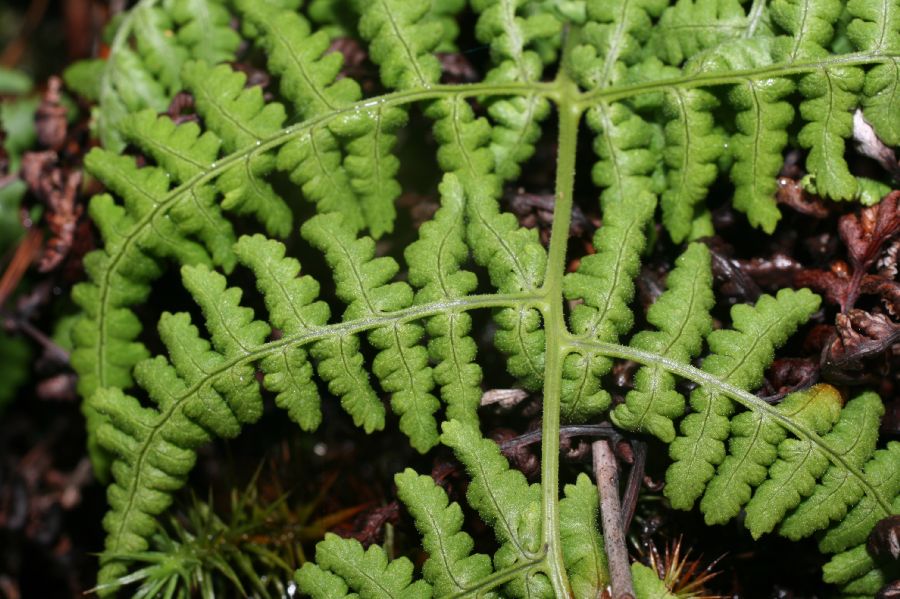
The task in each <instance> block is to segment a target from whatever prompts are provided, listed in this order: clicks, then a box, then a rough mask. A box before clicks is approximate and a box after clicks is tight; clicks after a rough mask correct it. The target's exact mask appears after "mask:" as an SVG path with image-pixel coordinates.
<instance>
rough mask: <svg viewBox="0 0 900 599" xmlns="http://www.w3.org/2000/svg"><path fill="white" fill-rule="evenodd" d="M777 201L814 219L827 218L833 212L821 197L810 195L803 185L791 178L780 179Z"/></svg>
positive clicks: (776, 194) (776, 193) (776, 195)
mask: <svg viewBox="0 0 900 599" xmlns="http://www.w3.org/2000/svg"><path fill="white" fill-rule="evenodd" d="M775 200H776V201H777V202H778V203H779V204H784V205H785V206H789V207H791V208H793V209H794V210H796V211H797V212H799V213H800V214H805V215H807V216H811V217H813V218H827V217H828V215H829V214H830V213H831V211H830V210H829V208H828V205H827V204H826V203H825V202H824V200H822V198H820V197H819V196H816V195H813V194H811V193H808V192H807V191H806V190H805V189H803V185H802V184H801V183H800V181H798V180H796V179H791V178H790V177H778V189H777V191H776V192H775Z"/></svg>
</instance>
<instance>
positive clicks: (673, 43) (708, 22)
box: [647, 0, 758, 65]
mask: <svg viewBox="0 0 900 599" xmlns="http://www.w3.org/2000/svg"><path fill="white" fill-rule="evenodd" d="M752 18H754V17H753V16H750V19H752ZM755 18H758V16H757V17H755ZM748 21H749V19H748V15H745V14H744V8H743V7H742V6H741V3H740V2H739V1H738V0H678V1H677V2H675V4H673V5H671V6H668V7H667V8H666V9H665V10H664V11H663V13H662V15H661V16H660V17H659V21H657V23H656V25H655V26H654V27H653V30H652V31H651V33H650V39H649V40H648V41H647V46H648V47H649V48H651V49H652V50H653V51H654V53H655V54H656V55H657V56H658V57H659V58H660V59H662V60H664V61H666V62H667V63H668V64H672V65H680V64H681V63H682V62H684V60H685V58H687V57H688V56H693V55H695V54H699V53H700V52H702V51H703V50H706V49H707V48H715V47H716V46H718V45H719V44H721V43H722V42H724V41H726V40H730V39H734V38H735V37H738V36H740V35H742V34H743V33H744V31H746V30H747V28H748V27H752V26H753V23H752V22H748Z"/></svg>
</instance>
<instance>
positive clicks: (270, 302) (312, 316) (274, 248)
mask: <svg viewBox="0 0 900 599" xmlns="http://www.w3.org/2000/svg"><path fill="white" fill-rule="evenodd" d="M234 250H235V253H236V254H237V256H238V260H240V262H241V263H242V264H243V265H244V266H247V267H248V268H250V269H251V270H252V271H253V274H254V275H255V276H256V284H257V287H258V288H259V290H260V292H261V293H262V294H263V298H264V299H265V301H266V308H267V309H268V311H269V319H270V321H271V323H272V324H273V325H274V326H275V327H277V328H278V329H279V330H280V331H281V332H282V334H286V335H297V334H301V333H303V332H305V331H307V330H308V329H309V328H311V327H316V326H322V325H324V324H325V323H326V322H328V317H329V314H330V311H329V309H328V305H327V304H325V303H324V302H314V300H315V299H316V298H317V297H318V295H319V284H318V283H317V282H316V281H315V280H314V279H313V278H312V277H309V276H304V277H298V276H297V275H298V273H299V272H300V263H299V262H297V261H296V260H293V259H291V258H285V257H284V246H283V245H282V244H280V243H278V242H277V241H272V240H268V239H266V238H265V237H263V236H261V235H254V236H253V237H246V236H245V237H241V238H240V240H238V242H237V244H236V245H235V248H234ZM260 368H261V369H262V371H263V373H265V378H264V379H263V386H264V387H265V388H266V389H268V390H269V391H272V392H273V393H276V396H275V403H276V404H277V405H278V407H280V408H282V409H284V410H286V411H287V413H288V415H289V416H290V417H291V419H292V420H294V421H295V422H296V423H297V424H299V425H300V427H301V428H303V429H304V430H310V431H311V430H315V429H316V428H317V427H318V426H319V423H320V422H321V421H322V413H321V410H320V409H319V393H318V391H317V390H316V386H315V384H314V383H313V381H312V376H313V372H312V365H311V364H310V363H309V360H308V358H307V353H306V350H304V349H303V348H302V347H288V348H285V349H284V350H283V351H281V352H278V353H275V354H273V355H271V356H269V357H267V358H265V359H264V360H263V361H262V362H261V364H260ZM348 403H350V402H348ZM350 405H353V404H352V403H350ZM378 407H379V408H380V407H381V406H380V405H379V406H378ZM376 412H378V413H382V414H383V410H381V411H379V410H377V409H376ZM350 413H351V415H353V417H354V420H355V421H356V422H357V424H359V423H361V422H365V421H366V417H365V416H362V415H360V414H357V413H355V412H350ZM382 417H383V416H382Z"/></svg>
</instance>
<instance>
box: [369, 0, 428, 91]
mask: <svg viewBox="0 0 900 599" xmlns="http://www.w3.org/2000/svg"><path fill="white" fill-rule="evenodd" d="M362 4H363V7H364V11H363V13H362V16H361V18H360V21H359V31H360V33H361V34H362V36H363V37H364V38H365V39H367V40H369V42H370V53H371V54H370V55H371V58H372V61H373V62H374V63H375V64H377V65H379V67H380V71H381V81H382V82H383V83H384V85H385V87H388V88H392V89H400V90H403V89H413V88H420V87H428V86H429V85H431V84H433V83H436V82H437V81H438V79H440V77H441V65H440V63H439V62H438V59H437V58H436V57H435V56H434V55H432V54H431V52H432V51H434V49H435V48H437V47H438V46H439V45H440V43H441V40H442V38H443V36H444V34H445V29H444V27H443V26H442V25H441V24H440V23H439V22H436V21H434V20H429V19H426V18H425V17H426V16H427V15H428V13H429V9H430V4H431V3H429V2H417V1H415V0H375V1H373V2H365V3H362Z"/></svg>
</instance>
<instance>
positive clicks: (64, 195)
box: [22, 150, 82, 272]
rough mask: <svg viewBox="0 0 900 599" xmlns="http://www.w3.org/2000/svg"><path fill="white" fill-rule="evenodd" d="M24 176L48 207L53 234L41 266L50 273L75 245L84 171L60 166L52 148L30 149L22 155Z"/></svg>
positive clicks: (80, 211) (32, 189)
mask: <svg viewBox="0 0 900 599" xmlns="http://www.w3.org/2000/svg"><path fill="white" fill-rule="evenodd" d="M22 177H23V178H24V179H25V182H26V183H27V184H28V187H29V189H30V190H31V192H32V193H33V194H34V195H35V196H37V197H38V198H39V199H40V200H41V201H42V202H43V203H44V205H45V206H46V207H47V214H46V221H47V226H48V227H49V228H50V233H51V236H50V239H49V240H48V241H47V243H46V245H45V247H44V254H43V256H42V257H41V261H40V264H39V266H38V269H39V270H40V271H41V272H48V271H51V270H54V269H55V268H57V267H58V266H59V265H60V263H62V261H63V260H64V259H65V257H66V256H67V255H68V253H69V250H70V248H71V247H72V242H73V239H74V235H75V227H76V224H77V221H78V219H79V217H80V216H81V213H82V206H81V204H78V203H76V196H77V194H78V188H79V186H80V185H81V171H80V170H69V169H66V168H63V167H61V166H60V164H59V157H58V156H57V153H56V152H54V151H52V150H49V151H46V152H27V153H25V154H24V155H23V156H22Z"/></svg>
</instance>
